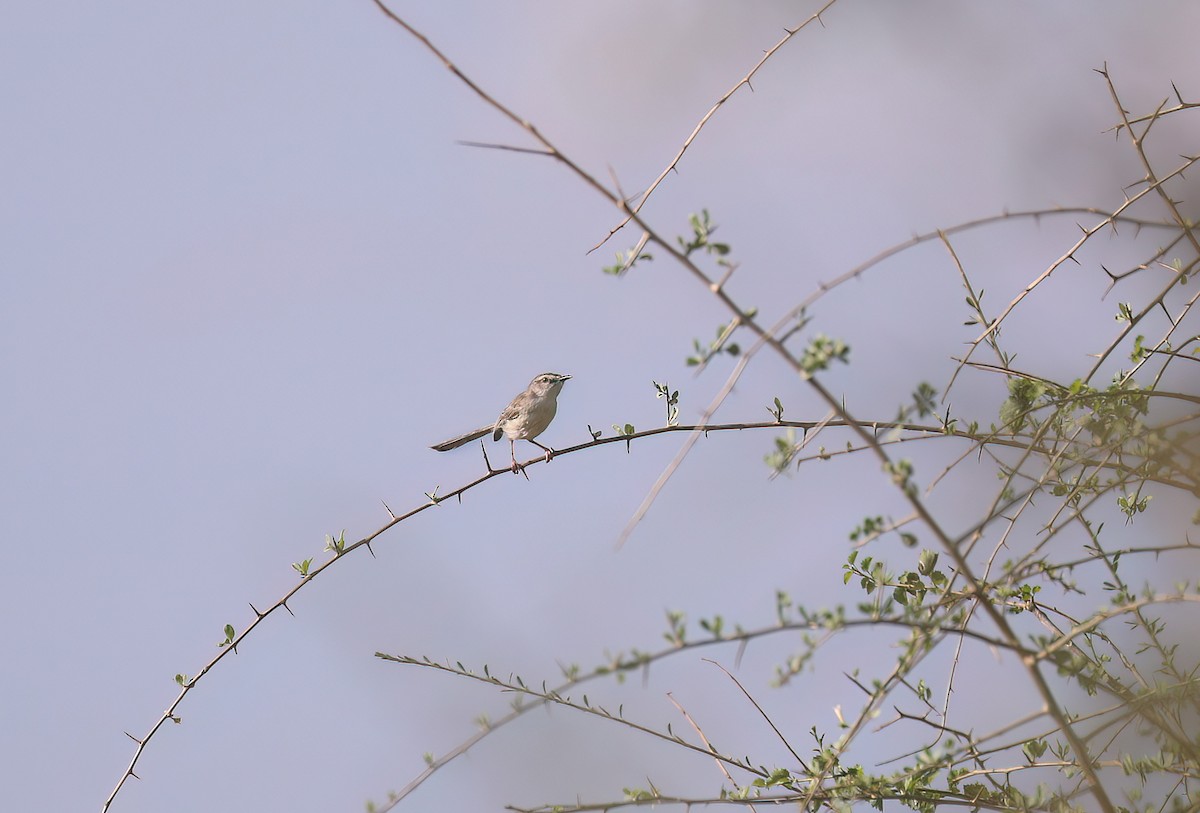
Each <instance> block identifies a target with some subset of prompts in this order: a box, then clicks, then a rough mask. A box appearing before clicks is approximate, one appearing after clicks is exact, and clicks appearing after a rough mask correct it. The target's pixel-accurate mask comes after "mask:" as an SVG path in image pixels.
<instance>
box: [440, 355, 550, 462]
mask: <svg viewBox="0 0 1200 813" xmlns="http://www.w3.org/2000/svg"><path fill="white" fill-rule="evenodd" d="M570 377H571V376H569V375H563V374H562V373H542V374H541V375H539V376H536V377H535V378H534V379H533V380H532V381H530V382H529V387H528V388H526V390H525V391H524V392H522V393H521V394H520V395H518V396H517V397H516V398H514V399H512V403H510V404H509V405H508V406H507V407H506V408H505V410H504V411H503V412H501V413H500V417H499V418H497V419H496V422H495V423H492V424H489V425H487V426H482V427H480V428H479V429H476V430H475V431H473V432H467V433H466V434H465V435H458V436H457V437H453V438H450V439H449V440H444V441H442V442H441V443H438V444H435V445H433V446H430V447H429V448H431V449H433V450H434V451H436V452H448V451H450V450H451V449H457V448H458V447H459V446H462V445H463V444H464V443H470V442H471V441H473V440H475V439H476V438H481V437H483V436H484V435H486V434H488V433H489V432H490V433H491V435H492V440H500V436H501V435H504V436H505V437H507V438H508V446H509V452H510V454H511V455H512V470H513V471H514V472H515V471H517V469H518V468H520V467H519V466H518V465H517V452H516V444H517V441H518V440H527V441H529V442H530V443H532V444H533V445H534V446H537V447H538V448H539V449H541V450H542V451H544V452H545V453H546V462H547V463H548V462H550V458H551V457H553V456H554V450H553V449H551V448H550V447H549V446H543V445H542V444H540V443H538V442H537V441H536V440H534V438H536V437H537V436H538V435H540V434H542V432H545V431H546V427H548V426H549V425H550V422H551V421H552V420H554V415H555V413H557V412H558V393H559V392H560V391H561V390H562V386H563V383H564V382H565V381H566V380H567V379H568V378H570Z"/></svg>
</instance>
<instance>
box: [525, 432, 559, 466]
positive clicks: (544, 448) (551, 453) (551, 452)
mask: <svg viewBox="0 0 1200 813" xmlns="http://www.w3.org/2000/svg"><path fill="white" fill-rule="evenodd" d="M526 440H528V441H529V442H530V443H532V444H533V445H534V446H536V447H538V448H539V449H541V450H542V451H544V452H545V453H546V462H547V463H549V462H550V458H552V457H554V450H553V449H551V448H550V447H549V446H543V445H542V444H540V443H538V442H537V441H536V440H533V439H532V438H526Z"/></svg>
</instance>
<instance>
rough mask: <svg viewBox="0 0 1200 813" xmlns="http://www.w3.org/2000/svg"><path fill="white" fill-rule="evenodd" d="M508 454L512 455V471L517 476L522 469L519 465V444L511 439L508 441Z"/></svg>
mask: <svg viewBox="0 0 1200 813" xmlns="http://www.w3.org/2000/svg"><path fill="white" fill-rule="evenodd" d="M508 453H509V454H510V455H512V470H513V474H516V473H517V472H518V471H520V470H521V467H520V466H518V465H517V442H516V441H515V440H513V439H512V438H509V441H508Z"/></svg>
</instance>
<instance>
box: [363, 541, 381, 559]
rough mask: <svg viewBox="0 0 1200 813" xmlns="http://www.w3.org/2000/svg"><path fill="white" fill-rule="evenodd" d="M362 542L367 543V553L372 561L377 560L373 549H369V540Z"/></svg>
mask: <svg viewBox="0 0 1200 813" xmlns="http://www.w3.org/2000/svg"><path fill="white" fill-rule="evenodd" d="M363 541H365V542H366V543H367V553H369V554H371V558H372V559H377V558H378V557H377V556H376V555H375V550H374V548H372V547H371V540H369V539H366V540H363Z"/></svg>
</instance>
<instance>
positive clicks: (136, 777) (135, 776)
mask: <svg viewBox="0 0 1200 813" xmlns="http://www.w3.org/2000/svg"><path fill="white" fill-rule="evenodd" d="M129 776H132V777H133V778H134V779H136V780H138V781H139V782H140V781H141V779H142V778H141V777H140V776H138V775H137V774H135V773H134V772H133V771H130V772H129Z"/></svg>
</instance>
